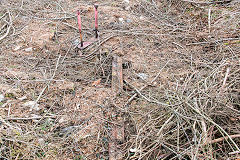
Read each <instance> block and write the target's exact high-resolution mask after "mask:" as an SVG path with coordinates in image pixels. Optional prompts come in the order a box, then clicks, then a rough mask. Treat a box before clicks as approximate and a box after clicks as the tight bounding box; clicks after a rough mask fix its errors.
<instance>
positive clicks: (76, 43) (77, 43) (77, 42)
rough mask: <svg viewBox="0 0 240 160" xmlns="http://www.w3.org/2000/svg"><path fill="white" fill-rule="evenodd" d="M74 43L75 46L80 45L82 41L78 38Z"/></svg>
mask: <svg viewBox="0 0 240 160" xmlns="http://www.w3.org/2000/svg"><path fill="white" fill-rule="evenodd" d="M72 43H73V46H78V45H79V43H80V41H79V40H78V39H76V40H74V41H73V42H72Z"/></svg>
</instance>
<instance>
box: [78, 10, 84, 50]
mask: <svg viewBox="0 0 240 160" xmlns="http://www.w3.org/2000/svg"><path fill="white" fill-rule="evenodd" d="M77 19H78V29H79V34H80V43H81V47H83V39H82V24H81V16H80V11H79V10H78V11H77Z"/></svg>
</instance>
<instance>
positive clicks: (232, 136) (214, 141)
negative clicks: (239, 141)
mask: <svg viewBox="0 0 240 160" xmlns="http://www.w3.org/2000/svg"><path fill="white" fill-rule="evenodd" d="M229 138H232V139H233V138H240V134H236V135H229V136H225V137H221V138H217V139H214V140H210V141H208V142H206V143H205V144H204V145H207V144H213V143H218V142H221V141H224V140H227V139H229Z"/></svg>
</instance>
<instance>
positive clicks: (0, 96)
mask: <svg viewBox="0 0 240 160" xmlns="http://www.w3.org/2000/svg"><path fill="white" fill-rule="evenodd" d="M4 98H5V97H4V95H3V94H0V102H2V101H4Z"/></svg>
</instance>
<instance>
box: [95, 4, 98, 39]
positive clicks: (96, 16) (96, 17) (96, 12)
mask: <svg viewBox="0 0 240 160" xmlns="http://www.w3.org/2000/svg"><path fill="white" fill-rule="evenodd" d="M94 8H95V35H96V38H98V10H97V9H98V5H94Z"/></svg>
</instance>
